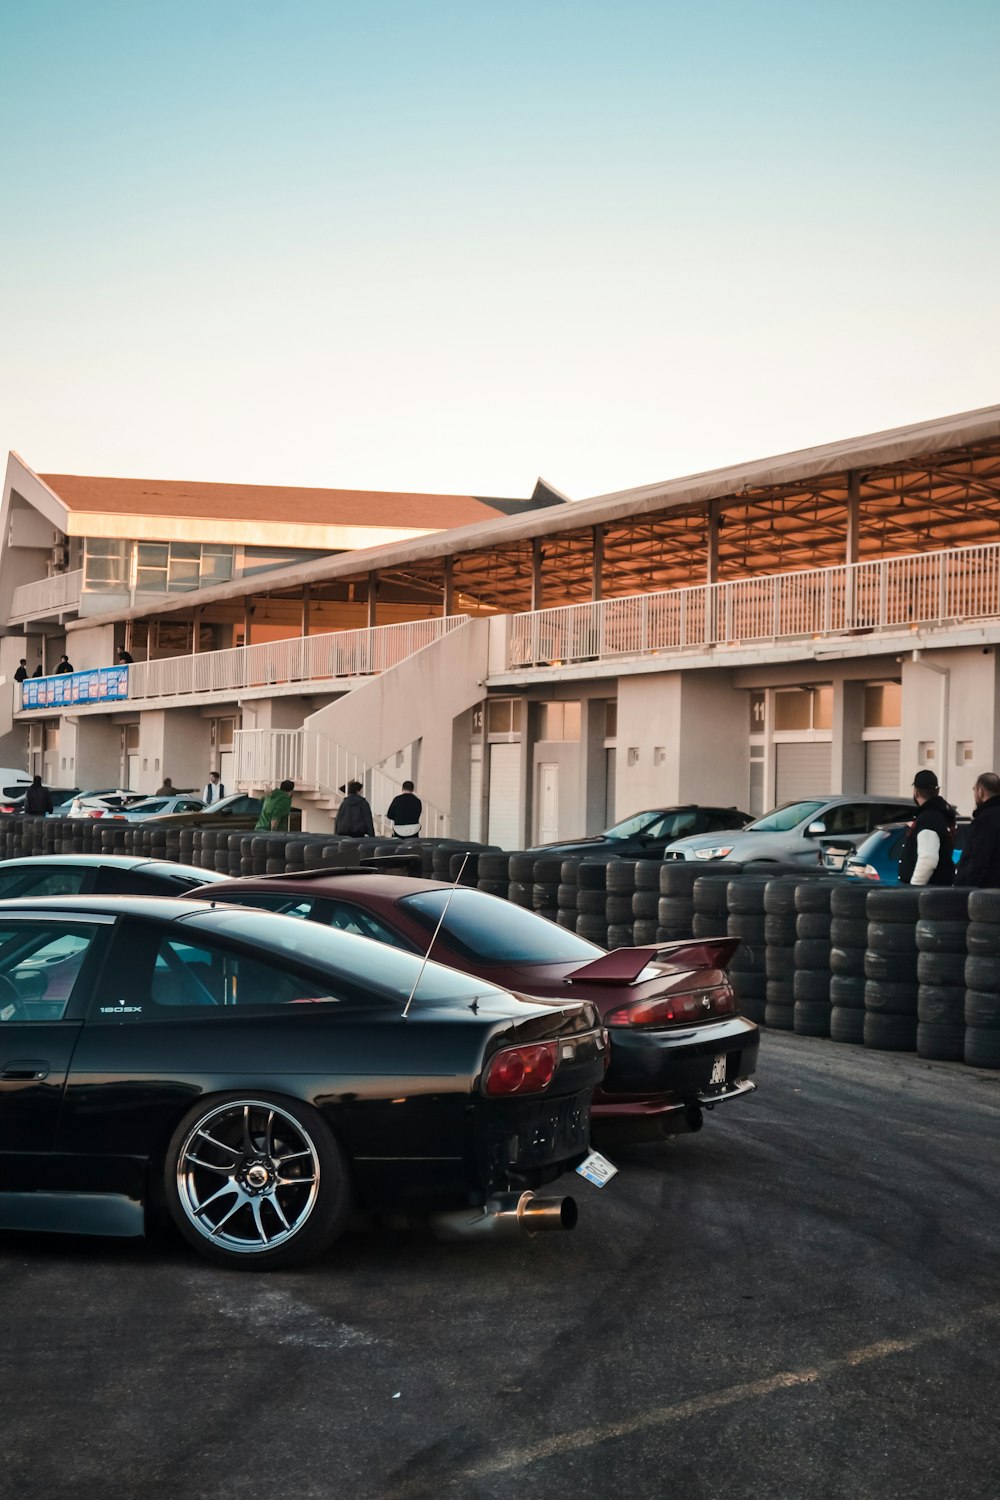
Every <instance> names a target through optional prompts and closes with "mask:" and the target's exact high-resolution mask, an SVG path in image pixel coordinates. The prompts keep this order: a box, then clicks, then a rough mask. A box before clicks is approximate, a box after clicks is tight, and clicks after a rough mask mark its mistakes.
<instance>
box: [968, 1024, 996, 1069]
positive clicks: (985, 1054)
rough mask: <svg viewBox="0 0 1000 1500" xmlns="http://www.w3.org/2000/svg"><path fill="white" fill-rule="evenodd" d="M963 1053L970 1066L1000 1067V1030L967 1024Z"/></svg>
mask: <svg viewBox="0 0 1000 1500" xmlns="http://www.w3.org/2000/svg"><path fill="white" fill-rule="evenodd" d="M962 1053H963V1061H964V1062H966V1063H968V1065H969V1067H970V1068H1000V1030H997V1031H994V1030H992V1029H986V1028H983V1027H979V1026H967V1027H966V1028H965V1046H964V1047H963V1049H962Z"/></svg>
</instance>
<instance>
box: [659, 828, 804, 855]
mask: <svg viewBox="0 0 1000 1500" xmlns="http://www.w3.org/2000/svg"><path fill="white" fill-rule="evenodd" d="M774 836H775V835H774V834H773V833H751V832H750V830H749V829H742V828H723V829H722V831H721V832H719V833H692V834H689V835H688V837H687V838H686V839H674V840H673V842H672V843H669V844H668V845H667V851H666V852H667V854H671V853H672V852H673V850H675V849H717V848H718V847H719V846H720V845H722V844H731V845H732V847H733V849H736V847H737V845H739V844H747V843H753V842H754V841H755V840H756V839H765V840H766V839H770V838H774ZM779 837H781V838H784V837H785V835H784V834H780V835H779Z"/></svg>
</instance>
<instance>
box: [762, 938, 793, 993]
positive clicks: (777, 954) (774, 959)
mask: <svg viewBox="0 0 1000 1500" xmlns="http://www.w3.org/2000/svg"><path fill="white" fill-rule="evenodd" d="M764 968H765V971H766V973H767V977H768V979H787V980H788V982H789V984H791V982H792V979H793V978H794V975H795V953H794V952H793V950H792V949H791V948H773V947H771V946H770V945H769V946H768V948H767V950H766V954H765V958H764Z"/></svg>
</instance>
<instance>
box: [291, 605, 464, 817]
mask: <svg viewBox="0 0 1000 1500" xmlns="http://www.w3.org/2000/svg"><path fill="white" fill-rule="evenodd" d="M489 626H490V622H489V621H488V620H473V621H471V622H470V623H469V624H468V625H464V626H462V627H461V628H460V629H457V630H453V631H452V632H451V633H450V635H447V636H444V637H442V639H441V640H439V641H435V643H434V644H433V645H431V646H426V647H425V648H424V649H423V650H422V651H418V652H416V653H415V655H413V656H410V657H408V658H407V659H406V661H403V662H400V664H399V665H398V666H396V667H392V668H391V669H390V670H389V671H387V672H383V673H382V675H381V676H379V677H373V678H372V679H371V680H370V681H368V682H365V683H364V684H363V685H362V686H361V687H358V688H355V689H354V691H353V692H350V693H348V694H346V695H345V696H344V697H343V698H340V699H339V700H338V701H337V702H336V703H332V704H330V705H329V707H327V708H324V709H321V710H320V711H319V712H317V713H314V714H311V715H310V717H309V718H308V719H306V721H305V728H306V729H308V730H313V731H315V732H317V733H319V734H322V735H325V737H326V738H327V739H328V740H330V741H331V742H332V743H333V744H335V745H341V746H343V748H344V749H346V750H350V751H352V752H353V753H354V754H355V755H357V756H359V757H360V758H361V759H362V760H364V761H366V762H367V763H368V764H369V765H381V764H382V763H383V762H385V761H387V760H388V759H389V758H390V757H391V756H394V755H395V753H396V751H397V750H401V749H404V748H405V747H406V746H409V745H412V744H414V742H415V741H418V740H419V741H420V753H419V761H418V764H419V783H418V786H417V791H418V794H419V795H421V796H423V797H425V798H426V799H427V801H428V802H431V803H433V804H434V806H435V807H439V808H441V809H442V810H446V811H447V810H451V809H452V780H453V755H454V754H455V745H456V738H457V737H456V732H455V720H456V719H457V718H458V717H459V715H461V714H464V713H466V712H468V710H469V709H471V708H472V707H473V705H474V704H476V703H478V702H479V701H480V700H481V699H482V697H483V683H484V681H485V679H486V665H487V653H488V648H489ZM393 774H395V772H394V773H393Z"/></svg>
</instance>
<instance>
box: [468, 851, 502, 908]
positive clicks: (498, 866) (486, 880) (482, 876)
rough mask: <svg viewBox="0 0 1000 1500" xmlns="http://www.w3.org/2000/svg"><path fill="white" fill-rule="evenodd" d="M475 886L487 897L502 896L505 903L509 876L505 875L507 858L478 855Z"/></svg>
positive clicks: (499, 855) (498, 855)
mask: <svg viewBox="0 0 1000 1500" xmlns="http://www.w3.org/2000/svg"><path fill="white" fill-rule="evenodd" d="M476 876H477V879H476V884H477V886H478V887H479V889H480V890H481V891H485V892H486V894H487V895H488V896H502V897H503V899H504V900H505V901H506V899H507V887H508V885H509V884H510V876H509V875H508V873H507V856H506V854H502V853H493V852H492V851H491V852H490V853H488V854H480V856H479V859H478V861H477V864H476Z"/></svg>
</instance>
